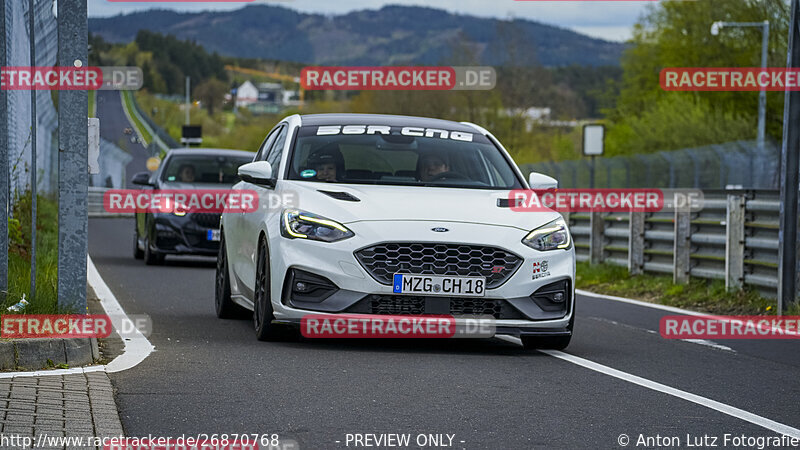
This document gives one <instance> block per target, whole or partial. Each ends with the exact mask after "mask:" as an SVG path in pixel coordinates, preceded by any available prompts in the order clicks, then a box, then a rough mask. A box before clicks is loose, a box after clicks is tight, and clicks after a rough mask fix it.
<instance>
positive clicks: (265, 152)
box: [225, 124, 286, 299]
mask: <svg viewBox="0 0 800 450" xmlns="http://www.w3.org/2000/svg"><path fill="white" fill-rule="evenodd" d="M285 129H286V127H285V125H284V124H279V125H278V126H276V127H275V128H274V129H273V130H272V131H271V132H270V134H269V135H268V136H267V138H266V139H265V140H264V143H263V144H262V145H261V148H260V149H259V151H258V153H257V154H256V156H255V158H253V161H266V160H267V158H268V157H269V155H270V152H271V151H272V149H273V148H274V146H275V145H274V144H275V143H276V142H277V141H278V140H281V137H280V134H281V133H282V132H285ZM281 141H282V143H281V145H283V143H285V137H284V138H283V139H282V140H281ZM273 173H274V176H277V172H273ZM234 189H246V190H252V191H255V192H256V193H257V195H258V198H259V208H258V210H256V211H253V212H249V213H232V214H228V216H229V217H228V218H229V219H230V220H226V221H225V226H226V230H225V240H226V242H228V245H230V247H229V250H228V254H229V258H230V262H231V264H232V265H233V268H234V276H235V277H236V281H237V284H238V285H239V287H240V289H239V290H240V291H241V293H242V294H245V295H246V296H247V297H249V298H251V299H252V294H253V290H252V289H253V286H254V281H255V262H256V259H255V258H256V252H257V251H258V226H257V225H258V224H259V223H260V222H261V221H262V220H264V219H265V217H264V212H266V210H265V209H263V208H262V207H261V205H262V202H267V204H268V202H269V199H268V195H265V194H266V193H267V192H272V191H271V190H266V189H265V188H264V187H262V186H258V185H256V184H253V183H248V182H246V181H242V182H240V183H238V184H237V185H236V186H234ZM229 223H232V225H233V227H232V228H227V227H228V226H229ZM229 236H230V237H229Z"/></svg>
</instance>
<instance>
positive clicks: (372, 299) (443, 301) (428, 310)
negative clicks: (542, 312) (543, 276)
mask: <svg viewBox="0 0 800 450" xmlns="http://www.w3.org/2000/svg"><path fill="white" fill-rule="evenodd" d="M345 312H349V313H358V314H391V315H425V314H434V315H441V314H449V315H452V316H492V317H494V318H495V319H524V318H525V316H523V315H522V313H520V312H519V311H518V310H517V309H516V308H514V307H513V306H511V304H509V303H508V302H507V301H505V300H502V299H484V298H461V297H424V296H409V295H378V294H371V295H367V296H366V297H364V298H363V299H361V300H359V301H358V302H356V303H355V304H354V305H352V306H351V307H349V308H347V310H346V311H345Z"/></svg>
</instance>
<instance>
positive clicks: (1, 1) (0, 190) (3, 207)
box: [0, 0, 11, 302]
mask: <svg viewBox="0 0 800 450" xmlns="http://www.w3.org/2000/svg"><path fill="white" fill-rule="evenodd" d="M6 45H8V40H7V39H6V2H5V0H0V67H6V66H7V65H8V64H7V61H6V56H7V54H6ZM7 92H8V91H5V90H0V302H4V301H5V299H6V297H5V291H7V290H8V211H9V209H11V205H10V202H11V200H10V199H9V198H8V197H9V179H10V177H11V175H10V174H9V167H8V155H9V151H8V94H7Z"/></svg>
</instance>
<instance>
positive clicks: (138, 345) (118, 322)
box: [86, 255, 155, 372]
mask: <svg viewBox="0 0 800 450" xmlns="http://www.w3.org/2000/svg"><path fill="white" fill-rule="evenodd" d="M86 263H87V274H86V278H87V279H88V281H89V285H90V286H92V289H94V293H95V294H96V295H97V298H99V299H100V304H102V305H103V309H104V310H105V311H106V314H108V316H109V317H110V318H111V323H112V324H113V325H114V329H115V330H116V331H117V333H118V334H119V335H120V336H122V333H121V331H120V330H122V324H123V321H127V322H128V323H130V319H129V318H128V315H127V314H125V310H123V309H122V305H120V304H119V301H117V298H116V297H114V293H113V292H111V289H109V287H108V285H107V284H106V282H105V281H103V278H102V277H101V276H100V272H98V271H97V268H96V267H95V266H94V263H93V262H92V258H91V257H90V256H89V255H86ZM122 342H123V343H124V344H125V349H124V350H123V352H122V354H121V355H119V356H117V357H116V358H114V360H113V361H111V362H110V363H108V364H106V365H105V366H103V367H104V370H105V371H106V372H119V371H122V370H126V369H130V368H132V367H135V366H136V365H138V364H139V363H140V362H142V361H144V359H145V358H147V357H148V356H149V355H150V353H153V350H155V347H153V344H151V343H150V341H148V340H147V338H146V337H145V336H144V335H143V334H142V333H141V332H140V331H139V330H137V329H136V328H134V329H133V332H127V333H125V339H123V340H122Z"/></svg>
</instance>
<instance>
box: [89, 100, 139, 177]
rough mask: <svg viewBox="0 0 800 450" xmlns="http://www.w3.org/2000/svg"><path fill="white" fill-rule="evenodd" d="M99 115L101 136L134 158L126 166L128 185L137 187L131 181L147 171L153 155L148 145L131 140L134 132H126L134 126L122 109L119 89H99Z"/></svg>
mask: <svg viewBox="0 0 800 450" xmlns="http://www.w3.org/2000/svg"><path fill="white" fill-rule="evenodd" d="M96 95H97V117H98V118H99V119H100V137H102V138H103V139H105V140H107V141H109V142H112V143H114V144H116V145H117V146H118V147H120V148H122V149H123V150H125V151H126V152H128V154H130V155H131V156H132V157H133V159H132V160H131V162H129V163H128V165H127V166H125V172H126V174H127V177H128V180H126V182H127V187H128V188H131V187H135V186H134V185H132V184H131V183H130V179H131V178H133V175H135V174H136V173H138V172H145V171H147V158H149V157H150V156H152V155H151V154H150V152H149V151H148V150H147V147H145V146H144V145H142V144H141V143H139V142H131V137H132V136H135V135H136V133H135V132H134V133H133V134H125V129H126V128H133V126H132V125H131V123H130V122H129V121H128V118H127V117H126V116H125V113H124V112H123V109H122V98H120V92H119V91H97V94H96Z"/></svg>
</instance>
